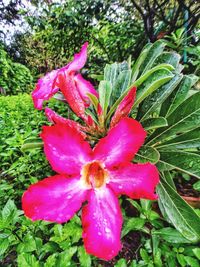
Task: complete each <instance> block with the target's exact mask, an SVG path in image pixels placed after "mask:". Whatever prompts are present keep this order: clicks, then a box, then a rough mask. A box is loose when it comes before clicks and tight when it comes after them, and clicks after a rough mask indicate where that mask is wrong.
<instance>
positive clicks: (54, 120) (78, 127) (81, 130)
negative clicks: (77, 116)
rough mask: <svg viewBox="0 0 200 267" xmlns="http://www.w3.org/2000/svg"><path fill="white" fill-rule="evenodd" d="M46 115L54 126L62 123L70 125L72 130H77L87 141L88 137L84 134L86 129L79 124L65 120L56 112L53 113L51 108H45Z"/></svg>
mask: <svg viewBox="0 0 200 267" xmlns="http://www.w3.org/2000/svg"><path fill="white" fill-rule="evenodd" d="M45 115H46V117H47V119H48V120H49V121H50V122H52V123H54V124H57V123H62V124H66V125H68V126H69V127H71V128H74V129H76V130H77V131H78V132H79V133H80V134H81V135H82V136H83V138H84V139H86V137H87V135H86V134H85V133H84V130H85V129H84V127H83V126H82V125H81V124H79V123H78V122H75V121H73V120H70V119H65V118H64V117H62V116H60V115H58V114H57V113H56V112H55V111H53V110H52V109H50V108H45Z"/></svg>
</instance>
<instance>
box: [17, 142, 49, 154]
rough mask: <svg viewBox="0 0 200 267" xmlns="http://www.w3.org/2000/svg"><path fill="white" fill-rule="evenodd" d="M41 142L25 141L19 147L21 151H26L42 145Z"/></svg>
mask: <svg viewBox="0 0 200 267" xmlns="http://www.w3.org/2000/svg"><path fill="white" fill-rule="evenodd" d="M43 145H44V144H43V142H41V141H40V142H37V143H26V144H24V145H23V146H22V147H21V150H22V151H23V152H25V151H28V150H33V149H36V148H42V147H43Z"/></svg>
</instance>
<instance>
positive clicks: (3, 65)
mask: <svg viewBox="0 0 200 267" xmlns="http://www.w3.org/2000/svg"><path fill="white" fill-rule="evenodd" d="M32 82H33V78H32V75H31V73H30V71H29V69H28V68H27V67H25V66H24V65H22V64H20V63H15V62H13V61H12V60H11V59H10V58H9V56H8V54H7V53H6V51H5V50H4V49H3V47H2V46H1V45H0V87H1V88H3V90H4V91H5V93H6V94H18V93H23V92H30V91H31V90H32V88H33V86H32Z"/></svg>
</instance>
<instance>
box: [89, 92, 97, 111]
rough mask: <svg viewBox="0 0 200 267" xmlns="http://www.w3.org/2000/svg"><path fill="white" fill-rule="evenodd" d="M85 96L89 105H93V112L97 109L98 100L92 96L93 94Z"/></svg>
mask: <svg viewBox="0 0 200 267" xmlns="http://www.w3.org/2000/svg"><path fill="white" fill-rule="evenodd" d="M87 96H88V97H89V99H90V101H91V103H92V104H93V106H94V108H95V110H97V108H98V104H99V99H98V98H97V97H96V96H95V95H93V94H90V93H87Z"/></svg>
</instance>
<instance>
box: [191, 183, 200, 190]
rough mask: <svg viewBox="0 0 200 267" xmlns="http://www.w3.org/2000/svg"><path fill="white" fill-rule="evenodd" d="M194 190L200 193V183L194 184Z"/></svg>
mask: <svg viewBox="0 0 200 267" xmlns="http://www.w3.org/2000/svg"><path fill="white" fill-rule="evenodd" d="M193 188H194V190H197V191H199V192H200V181H197V182H196V183H194V184H193Z"/></svg>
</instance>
